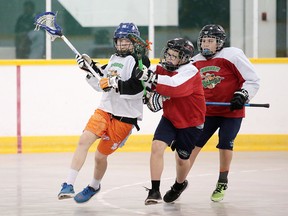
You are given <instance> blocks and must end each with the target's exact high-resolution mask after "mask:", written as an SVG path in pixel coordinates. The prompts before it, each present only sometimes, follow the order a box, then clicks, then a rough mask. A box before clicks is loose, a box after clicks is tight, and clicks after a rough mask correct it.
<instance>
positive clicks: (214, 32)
mask: <svg viewBox="0 0 288 216" xmlns="http://www.w3.org/2000/svg"><path fill="white" fill-rule="evenodd" d="M203 38H215V39H216V43H217V48H216V51H220V50H221V49H223V46H224V44H225V40H226V33H225V31H224V29H223V27H222V26H220V25H214V24H211V25H206V26H204V27H203V28H202V30H201V31H200V34H199V37H198V40H197V46H198V51H199V52H200V53H202V55H204V56H208V57H209V56H212V55H214V54H215V53H212V52H210V53H209V52H207V51H205V52H204V51H203V49H202V48H201V44H202V39H203Z"/></svg>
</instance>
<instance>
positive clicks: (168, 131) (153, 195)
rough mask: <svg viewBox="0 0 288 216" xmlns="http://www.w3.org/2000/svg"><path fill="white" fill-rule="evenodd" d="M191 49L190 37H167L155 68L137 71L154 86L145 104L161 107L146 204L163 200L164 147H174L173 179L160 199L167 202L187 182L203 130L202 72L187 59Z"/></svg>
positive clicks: (151, 107) (152, 149)
mask: <svg viewBox="0 0 288 216" xmlns="http://www.w3.org/2000/svg"><path fill="white" fill-rule="evenodd" d="M193 51H194V46H193V44H192V43H191V42H190V41H189V40H186V39H183V38H175V39H172V40H169V41H168V42H167V44H166V46H165V47H164V48H163V51H162V53H161V58H160V64H159V65H157V67H156V69H155V71H150V70H147V69H146V70H143V72H142V73H141V71H140V72H139V74H138V77H139V79H141V80H144V81H145V82H146V83H152V90H153V89H154V90H155V91H152V92H149V93H148V98H147V106H148V108H149V109H151V110H152V111H154V112H156V111H159V110H160V109H162V107H163V115H162V118H161V120H160V122H159V124H158V126H157V129H156V131H155V133H154V137H153V141H152V147H151V155H150V175H151V185H152V188H151V189H147V190H148V191H149V193H148V197H147V199H146V200H145V204H146V205H150V204H156V203H158V202H160V201H161V200H162V196H161V193H160V181H161V175H162V172H163V169H164V158H163V157H164V151H165V149H166V148H167V147H168V146H169V147H171V149H172V150H173V151H174V150H175V160H176V179H175V183H174V184H173V185H172V187H171V189H170V190H168V191H167V193H166V194H165V196H164V197H163V200H164V201H165V202H167V203H171V202H173V201H175V200H176V199H177V198H178V197H179V196H180V195H181V193H182V192H183V191H184V190H185V189H186V188H187V186H188V181H187V179H186V177H187V174H188V172H189V169H190V161H189V157H190V154H191V152H192V150H193V148H194V145H195V143H196V141H197V140H198V138H199V136H200V134H201V132H202V128H203V123H204V118H205V111H206V106H205V99H204V91H203V87H202V82H201V76H200V73H199V72H198V70H197V68H196V67H195V66H193V65H192V64H191V62H190V58H191V57H192V55H193ZM143 75H145V76H143ZM143 77H144V78H143Z"/></svg>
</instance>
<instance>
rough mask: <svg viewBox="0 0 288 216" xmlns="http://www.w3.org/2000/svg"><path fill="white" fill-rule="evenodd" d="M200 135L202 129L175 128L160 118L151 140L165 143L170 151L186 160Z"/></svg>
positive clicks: (166, 120) (165, 119) (163, 118)
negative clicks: (174, 151) (175, 152)
mask: <svg viewBox="0 0 288 216" xmlns="http://www.w3.org/2000/svg"><path fill="white" fill-rule="evenodd" d="M201 133H202V129H198V128H197V127H189V128H182V129H179V128H175V127H174V125H173V124H172V123H171V122H170V121H169V120H168V119H167V118H165V117H163V116H162V118H161V120H160V122H159V124H158V126H157V128H156V131H155V133H154V138H153V140H160V141H163V142H165V143H166V144H167V145H168V146H170V147H171V148H172V150H173V149H175V150H176V151H177V153H178V155H179V157H180V158H181V159H183V160H187V159H189V157H190V154H191V152H192V150H193V149H194V147H195V143H196V141H197V140H198V138H199V137H200V135H201Z"/></svg>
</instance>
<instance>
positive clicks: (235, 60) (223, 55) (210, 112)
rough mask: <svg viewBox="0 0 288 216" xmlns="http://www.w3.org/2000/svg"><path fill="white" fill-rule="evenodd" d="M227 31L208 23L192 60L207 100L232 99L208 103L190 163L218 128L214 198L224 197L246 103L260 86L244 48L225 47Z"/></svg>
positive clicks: (203, 29)
mask: <svg viewBox="0 0 288 216" xmlns="http://www.w3.org/2000/svg"><path fill="white" fill-rule="evenodd" d="M225 40H226V34H225V31H224V29H223V27H221V26H220V25H214V24H210V25H206V26H204V27H203V28H202V30H201V31H200V33H199V37H198V42H197V45H198V50H199V52H200V53H199V54H198V55H196V56H194V57H193V64H194V65H195V66H196V67H197V68H198V69H199V71H200V73H201V76H202V83H203V88H204V92H205V98H206V101H218V102H231V105H230V107H229V106H227V107H223V106H207V111H206V119H205V126H204V129H203V133H202V135H201V137H200V139H199V140H198V142H197V143H196V147H195V149H194V150H193V152H192V154H191V156H190V161H191V167H192V165H193V163H194V161H195V158H196V157H197V155H198V153H199V152H200V150H201V149H202V147H203V146H204V145H205V144H206V143H207V141H208V140H209V139H210V138H211V136H212V135H213V134H214V133H215V132H216V130H217V129H219V132H218V139H219V140H218V144H217V146H216V147H217V148H218V149H219V159H220V161H219V163H220V168H219V178H218V182H217V184H216V189H215V190H214V191H213V193H212V195H211V200H212V201H214V202H218V201H221V200H223V198H224V193H225V190H226V189H227V187H228V186H227V184H228V173H229V170H230V164H231V161H232V154H233V147H234V139H235V138H236V136H237V134H238V132H239V129H240V126H241V122H242V119H243V118H244V117H245V109H244V104H245V103H247V102H248V101H250V100H251V99H252V98H253V97H254V95H255V94H256V93H257V91H258V89H259V77H258V75H257V74H256V71H255V69H254V67H253V65H252V64H251V63H250V61H249V60H248V59H247V57H246V56H245V54H244V53H243V51H242V50H240V49H238V48H234V47H226V48H224V43H225Z"/></svg>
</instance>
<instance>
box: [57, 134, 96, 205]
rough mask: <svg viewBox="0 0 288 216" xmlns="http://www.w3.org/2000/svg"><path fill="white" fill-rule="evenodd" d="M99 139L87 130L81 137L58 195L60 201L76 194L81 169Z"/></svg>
mask: <svg viewBox="0 0 288 216" xmlns="http://www.w3.org/2000/svg"><path fill="white" fill-rule="evenodd" d="M97 138H99V137H98V136H96V135H95V134H93V133H92V132H90V131H87V130H85V131H84V132H83V134H82V135H81V136H80V139H79V143H78V145H77V148H76V150H75V152H74V155H73V158H72V162H71V166H70V169H69V172H68V176H67V178H66V181H65V182H64V183H63V184H62V188H61V191H60V193H59V194H58V199H60V200H61V199H67V198H72V197H74V194H75V192H74V187H73V185H74V183H75V181H76V178H77V176H78V173H79V171H80V169H81V168H82V166H83V164H84V162H85V160H86V157H87V153H88V150H89V148H90V146H91V145H92V144H93V143H94V142H95V140H96V139H97Z"/></svg>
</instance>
